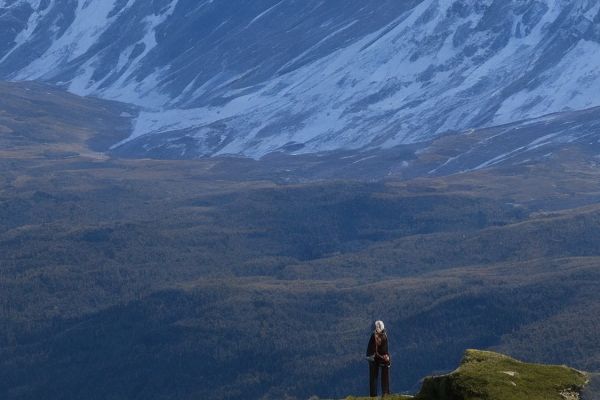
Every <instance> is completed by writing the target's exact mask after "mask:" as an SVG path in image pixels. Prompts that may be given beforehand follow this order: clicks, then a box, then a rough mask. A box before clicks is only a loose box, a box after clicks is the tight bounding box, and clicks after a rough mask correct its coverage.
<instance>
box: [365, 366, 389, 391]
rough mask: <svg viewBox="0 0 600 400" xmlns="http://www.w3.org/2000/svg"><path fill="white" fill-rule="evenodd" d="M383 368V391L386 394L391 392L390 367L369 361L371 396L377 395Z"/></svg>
mask: <svg viewBox="0 0 600 400" xmlns="http://www.w3.org/2000/svg"><path fill="white" fill-rule="evenodd" d="M379 369H381V392H382V394H383V395H384V396H385V395H386V394H390V367H386V366H385V365H379V364H377V363H375V362H369V390H370V392H371V397H377V378H378V377H379Z"/></svg>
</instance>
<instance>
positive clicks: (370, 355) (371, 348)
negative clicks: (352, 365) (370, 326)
mask: <svg viewBox="0 0 600 400" xmlns="http://www.w3.org/2000/svg"><path fill="white" fill-rule="evenodd" d="M367 360H369V361H375V335H371V338H370V339H369V345H368V346H367Z"/></svg>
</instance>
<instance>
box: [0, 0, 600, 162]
mask: <svg viewBox="0 0 600 400" xmlns="http://www.w3.org/2000/svg"><path fill="white" fill-rule="evenodd" d="M599 21H600V3H598V2H597V1H596V0H537V1H531V0H527V1H524V0H406V1H396V0H328V1H322V0H253V1H247V0H205V1H200V0H152V1H148V0H102V1H100V0H0V78H3V79H12V80H26V79H36V80H43V81H46V82H50V83H54V84H58V85H61V86H65V87H67V88H68V89H69V90H71V91H72V92H75V93H77V94H84V95H88V94H90V95H97V96H101V97H105V98H110V99H117V100H121V101H126V102H131V103H135V104H137V105H140V106H143V107H145V111H144V112H142V113H141V114H140V116H139V118H138V119H137V122H136V126H135V130H134V132H133V134H132V136H131V137H130V138H129V139H128V140H127V141H125V142H122V143H120V144H118V145H117V146H127V147H129V148H133V147H136V148H139V149H146V150H148V151H152V152H154V153H162V154H166V155H169V156H171V157H174V156H176V157H195V156H200V155H211V154H225V153H234V154H246V155H251V156H261V155H263V154H266V153H268V152H271V151H275V150H281V149H284V150H287V151H292V152H313V151H323V150H332V149H340V148H363V147H364V148H372V147H391V146H394V145H397V144H402V143H411V142H417V141H422V140H427V139H430V138H432V137H435V136H437V135H439V134H441V133H443V132H446V131H449V130H462V129H465V128H470V127H481V126H491V125H497V124H501V123H506V122H510V121H515V120H522V119H525V118H531V117H537V116H541V115H543V114H547V113H549V112H556V111H564V110H573V109H583V108H587V107H591V106H595V105H598V104H599V103H600V101H599V99H600V97H598V96H597V93H600V69H599V68H598V66H600V25H599V23H598V22H599Z"/></svg>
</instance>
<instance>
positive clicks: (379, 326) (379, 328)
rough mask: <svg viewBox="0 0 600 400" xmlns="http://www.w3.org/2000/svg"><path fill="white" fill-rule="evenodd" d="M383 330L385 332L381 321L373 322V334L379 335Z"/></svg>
mask: <svg viewBox="0 0 600 400" xmlns="http://www.w3.org/2000/svg"><path fill="white" fill-rule="evenodd" d="M384 330H385V325H384V324H383V321H381V320H378V321H375V332H377V333H381V332H383V331H384Z"/></svg>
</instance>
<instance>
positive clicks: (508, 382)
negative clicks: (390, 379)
mask: <svg viewBox="0 0 600 400" xmlns="http://www.w3.org/2000/svg"><path fill="white" fill-rule="evenodd" d="M587 382H588V375H587V374H586V373H584V372H581V371H577V370H575V369H573V368H569V367H567V366H564V365H562V366H561V365H542V364H529V363H524V362H521V361H517V360H515V359H513V358H510V357H508V356H505V355H502V354H498V353H493V352H490V351H480V350H467V351H466V353H465V356H464V358H463V360H462V362H461V364H460V366H459V367H458V369H456V370H455V371H454V372H452V373H450V374H447V375H442V376H432V377H427V378H425V379H424V381H423V386H422V388H421V391H420V392H419V393H418V394H417V396H415V397H410V396H403V395H394V396H390V397H389V399H390V400H404V399H414V400H475V399H485V400H576V399H579V398H580V393H581V391H582V390H583V388H584V386H585V385H586V384H587ZM359 399H361V398H358V397H349V398H348V400H359ZM363 399H364V398H363Z"/></svg>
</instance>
